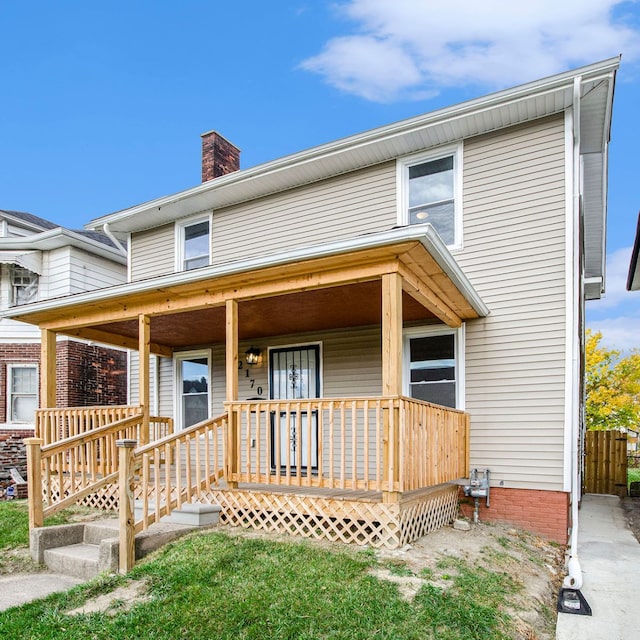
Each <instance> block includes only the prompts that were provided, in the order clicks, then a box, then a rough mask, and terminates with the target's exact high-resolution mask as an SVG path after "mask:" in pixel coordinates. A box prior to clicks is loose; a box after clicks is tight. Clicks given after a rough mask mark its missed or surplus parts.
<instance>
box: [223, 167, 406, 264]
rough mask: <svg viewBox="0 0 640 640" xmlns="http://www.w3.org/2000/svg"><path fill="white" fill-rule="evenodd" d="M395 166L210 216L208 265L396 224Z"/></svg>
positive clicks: (326, 240) (274, 196)
mask: <svg viewBox="0 0 640 640" xmlns="http://www.w3.org/2000/svg"><path fill="white" fill-rule="evenodd" d="M395 180H396V173H395V163H394V162H387V163H384V164H381V165H377V166H375V167H370V168H368V169H363V170H361V171H355V172H353V173H349V174H346V175H343V176H338V177H336V178H331V179H329V180H324V181H322V182H318V183H316V184H312V185H308V186H305V187H300V188H298V189H293V190H291V191H287V192H285V193H281V194H276V195H273V196H269V197H266V198H261V199H260V200H256V201H253V202H248V203H246V204H242V205H239V206H235V207H229V208H228V209H222V210H220V211H214V215H213V239H212V242H213V262H214V264H215V263H217V262H224V261H226V260H237V259H241V258H249V257H253V256H255V252H256V247H258V248H259V249H260V253H261V254H263V255H265V254H269V253H277V252H280V251H286V250H288V249H293V248H295V247H301V246H311V245H316V244H321V243H323V242H329V241H331V240H341V239H344V238H349V237H354V236H358V235H362V234H365V233H372V232H374V231H384V230H386V229H390V228H391V227H393V226H394V225H395V224H396V196H395V192H396V189H395Z"/></svg>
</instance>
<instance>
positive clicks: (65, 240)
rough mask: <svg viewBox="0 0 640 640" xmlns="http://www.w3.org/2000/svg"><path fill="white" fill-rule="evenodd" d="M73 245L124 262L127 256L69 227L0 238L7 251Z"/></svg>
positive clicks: (41, 249) (48, 248) (43, 249)
mask: <svg viewBox="0 0 640 640" xmlns="http://www.w3.org/2000/svg"><path fill="white" fill-rule="evenodd" d="M68 246H74V247H77V248H78V249H83V250H84V251H87V252H88V253H92V254H94V255H98V256H101V257H103V258H107V259H109V260H113V261H114V262H118V263H120V264H126V262H127V258H126V256H123V255H122V254H121V253H120V252H119V251H118V250H117V249H116V248H115V247H110V246H108V245H106V244H104V243H102V242H98V241H97V240H93V239H92V238H87V237H86V236H82V235H80V234H79V233H75V232H74V231H71V230H70V229H65V228H64V227H58V228H56V229H50V230H49V231H43V232H42V233H36V234H33V235H30V236H25V237H20V238H17V237H12V238H0V250H8V251H22V250H24V251H34V250H36V251H51V250H52V249H61V248H62V247H68Z"/></svg>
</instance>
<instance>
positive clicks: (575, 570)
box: [562, 77, 582, 589]
mask: <svg viewBox="0 0 640 640" xmlns="http://www.w3.org/2000/svg"><path fill="white" fill-rule="evenodd" d="M581 84H582V78H581V77H577V78H575V79H574V81H573V233H574V238H573V247H574V259H573V263H574V265H576V262H577V269H579V268H580V266H579V265H580V262H579V253H578V252H579V246H578V240H579V229H580V219H579V218H580V88H581ZM577 269H576V267H575V266H574V278H573V286H574V291H573V296H572V298H573V299H572V309H573V323H572V324H573V332H572V333H573V335H572V336H571V338H572V339H573V344H572V345H571V349H572V351H573V353H572V365H573V366H572V369H573V373H574V375H579V372H580V366H579V360H578V353H579V351H580V348H579V347H580V341H581V340H582V338H580V339H579V340H578V345H577V346H576V344H575V338H574V336H576V335H577V332H578V331H582V328H581V327H578V326H577V324H578V313H577V304H580V300H579V299H578V300H577V295H576V290H575V287H576V277H577V278H578V286H579V282H580V280H579V278H580V277H581V276H580V274H579V271H578V270H577ZM576 371H577V373H576ZM575 380H577V378H575ZM576 396H577V393H576V392H575V391H574V393H573V394H572V411H571V452H572V455H571V464H572V466H573V473H572V474H571V475H572V483H571V540H570V546H569V560H568V562H567V576H566V577H565V579H564V581H563V583H562V584H563V586H564V587H565V588H573V589H580V588H581V587H582V569H581V567H580V561H579V560H578V502H579V500H580V484H581V483H580V464H579V461H578V453H579V448H578V437H579V435H580V432H579V429H580V425H579V422H580V412H579V411H576V408H577V407H579V406H580V401H579V398H578V397H576Z"/></svg>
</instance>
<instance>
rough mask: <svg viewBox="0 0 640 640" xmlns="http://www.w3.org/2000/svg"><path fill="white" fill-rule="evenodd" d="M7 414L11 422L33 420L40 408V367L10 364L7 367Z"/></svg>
mask: <svg viewBox="0 0 640 640" xmlns="http://www.w3.org/2000/svg"><path fill="white" fill-rule="evenodd" d="M7 390H8V393H7V405H8V406H7V414H8V415H9V421H10V422H33V419H34V412H35V410H36V409H37V408H38V367H37V366H36V365H30V364H29V365H27V364H10V365H8V367H7Z"/></svg>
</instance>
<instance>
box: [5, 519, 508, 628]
mask: <svg viewBox="0 0 640 640" xmlns="http://www.w3.org/2000/svg"><path fill="white" fill-rule="evenodd" d="M377 563H378V560H377V559H376V557H375V554H374V553H372V552H371V551H362V550H360V551H359V550H356V549H354V548H353V547H347V548H345V549H344V550H337V551H335V550H327V549H325V548H322V547H320V546H318V545H313V544H308V543H301V542H275V541H271V540H264V539H254V538H248V537H236V536H230V535H227V534H225V533H220V532H216V533H206V534H195V535H192V536H190V537H187V538H184V539H182V540H180V541H178V542H176V543H174V544H172V545H169V546H168V547H165V548H164V549H163V550H161V551H160V552H158V553H157V554H156V555H154V556H153V557H152V559H150V560H149V561H147V562H142V563H140V564H139V565H137V566H136V568H135V569H134V570H133V571H132V572H131V573H130V574H129V575H128V576H127V577H123V576H103V577H101V578H98V579H97V580H95V581H93V582H92V583H89V584H87V585H82V586H80V587H76V588H75V589H73V590H72V591H70V592H68V593H66V594H57V595H53V596H51V597H49V598H47V599H46V600H43V601H37V602H34V603H31V604H28V605H25V606H23V607H20V608H16V609H13V610H11V611H10V612H6V613H0V638H11V639H12V640H19V639H27V638H34V639H35V638H37V639H38V640H54V639H60V640H62V639H65V640H70V639H74V638H78V639H82V640H89V639H91V640H102V639H104V640H107V639H109V640H118V639H123V640H124V639H133V638H145V639H159V638H166V639H176V638H189V639H194V640H195V639H203V640H204V639H206V640H211V639H214V638H215V639H217V638H220V639H231V638H233V639H238V640H242V639H249V638H255V639H256V640H258V639H260V640H265V639H270V638H277V639H284V638H287V639H291V640H293V639H296V640H311V639H312V638H313V639H315V638H317V639H329V638H331V639H345V640H346V639H362V640H364V639H369V638H387V639H392V638H393V639H403V640H413V639H419V638H434V639H436V638H437V639H438V640H471V639H473V640H492V639H493V640H504V639H506V638H510V637H513V634H512V628H511V619H510V618H509V617H508V616H507V615H506V614H505V613H503V611H504V609H505V608H506V607H507V606H508V602H509V598H510V597H511V594H514V593H515V592H517V591H518V590H519V589H520V587H519V586H518V585H516V584H515V583H514V582H513V580H512V579H510V578H509V577H507V576H506V575H505V574H502V573H490V572H488V571H486V570H484V569H481V568H479V567H470V566H468V565H467V564H465V563H464V562H463V561H461V560H454V559H451V560H445V561H443V562H441V563H440V564H439V565H438V568H437V569H436V570H434V571H432V572H429V575H425V576H422V577H424V578H427V579H428V580H429V582H425V583H424V585H423V586H422V587H421V589H420V591H419V592H418V594H417V596H416V597H415V599H414V600H413V601H411V602H409V601H407V600H403V599H402V598H401V597H400V595H399V592H398V588H397V585H395V584H393V583H391V582H389V581H386V580H381V579H378V578H375V577H373V576H372V575H370V573H369V570H370V569H371V568H372V567H373V566H375V565H376V564H377ZM406 571H408V569H406ZM403 573H404V571H401V572H400V574H403ZM409 573H410V571H409ZM141 579H144V580H146V581H147V590H148V595H149V596H150V599H149V600H148V601H146V602H140V603H139V604H137V605H135V606H134V607H133V608H132V609H131V610H129V611H120V612H117V609H116V612H115V613H114V612H111V615H108V614H106V613H93V614H83V615H75V616H70V615H67V613H66V612H68V611H69V610H71V609H72V608H73V607H77V606H79V605H80V604H82V603H83V602H85V601H86V600H87V599H88V598H91V597H94V596H96V595H98V594H100V593H105V592H110V591H112V590H113V589H114V588H115V587H117V586H120V585H124V584H126V583H128V582H129V581H131V580H141ZM442 584H445V585H446V588H443V587H441V586H437V585H442Z"/></svg>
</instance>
